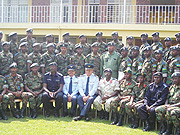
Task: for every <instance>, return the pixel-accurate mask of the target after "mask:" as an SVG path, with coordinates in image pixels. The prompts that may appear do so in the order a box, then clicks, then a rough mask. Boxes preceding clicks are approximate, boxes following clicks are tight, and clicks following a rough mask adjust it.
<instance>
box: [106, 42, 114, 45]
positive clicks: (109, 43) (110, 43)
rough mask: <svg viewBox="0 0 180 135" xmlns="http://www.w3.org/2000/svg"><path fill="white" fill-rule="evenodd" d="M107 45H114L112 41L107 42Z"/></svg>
mask: <svg viewBox="0 0 180 135" xmlns="http://www.w3.org/2000/svg"><path fill="white" fill-rule="evenodd" d="M107 46H115V44H114V42H108V44H107Z"/></svg>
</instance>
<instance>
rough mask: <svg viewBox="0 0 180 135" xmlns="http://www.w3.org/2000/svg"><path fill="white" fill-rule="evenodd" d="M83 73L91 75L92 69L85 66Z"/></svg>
mask: <svg viewBox="0 0 180 135" xmlns="http://www.w3.org/2000/svg"><path fill="white" fill-rule="evenodd" d="M85 73H86V75H87V76H91V74H92V73H93V69H87V68H85Z"/></svg>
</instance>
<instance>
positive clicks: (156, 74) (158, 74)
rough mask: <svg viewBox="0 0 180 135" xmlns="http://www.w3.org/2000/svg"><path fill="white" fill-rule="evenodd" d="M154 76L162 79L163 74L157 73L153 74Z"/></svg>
mask: <svg viewBox="0 0 180 135" xmlns="http://www.w3.org/2000/svg"><path fill="white" fill-rule="evenodd" d="M153 76H160V77H162V73H161V72H156V73H154V74H153Z"/></svg>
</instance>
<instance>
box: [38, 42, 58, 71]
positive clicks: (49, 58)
mask: <svg viewBox="0 0 180 135" xmlns="http://www.w3.org/2000/svg"><path fill="white" fill-rule="evenodd" d="M51 62H56V54H55V53H54V43H49V44H48V45H47V52H46V53H44V54H43V55H42V60H41V65H40V67H41V69H42V74H45V73H47V72H49V71H50V68H49V64H50V63H51Z"/></svg>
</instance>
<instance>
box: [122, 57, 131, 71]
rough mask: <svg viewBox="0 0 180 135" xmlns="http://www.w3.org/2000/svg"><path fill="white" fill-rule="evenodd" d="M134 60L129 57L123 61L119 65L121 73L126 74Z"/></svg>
mask: <svg viewBox="0 0 180 135" xmlns="http://www.w3.org/2000/svg"><path fill="white" fill-rule="evenodd" d="M131 66H132V60H131V59H130V58H129V57H128V56H127V57H125V58H122V59H121V64H120V65H119V71H120V72H124V71H125V70H126V69H127V68H128V69H131Z"/></svg>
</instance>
